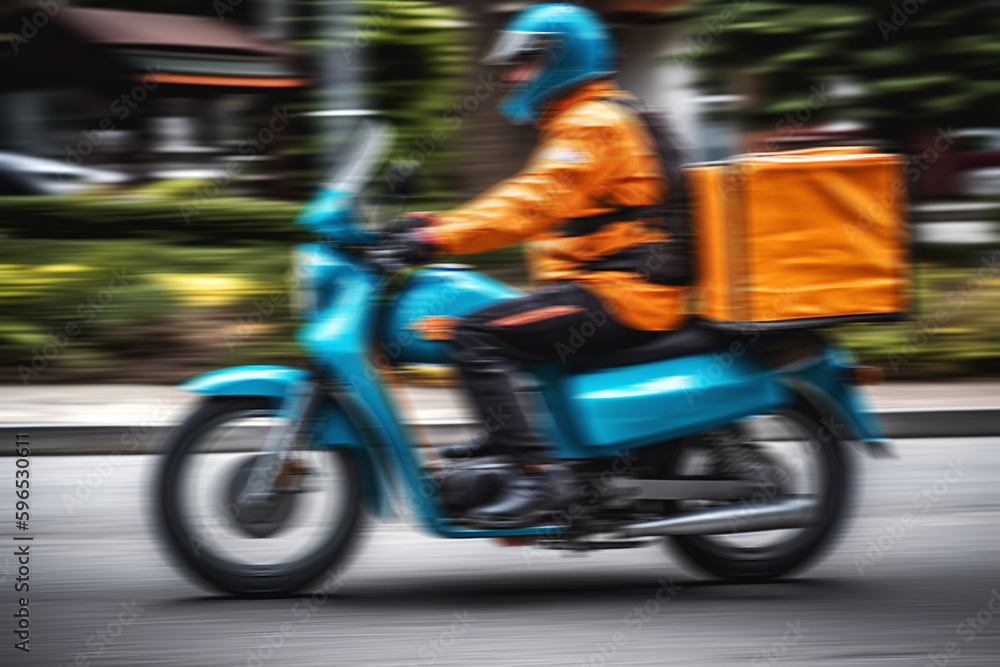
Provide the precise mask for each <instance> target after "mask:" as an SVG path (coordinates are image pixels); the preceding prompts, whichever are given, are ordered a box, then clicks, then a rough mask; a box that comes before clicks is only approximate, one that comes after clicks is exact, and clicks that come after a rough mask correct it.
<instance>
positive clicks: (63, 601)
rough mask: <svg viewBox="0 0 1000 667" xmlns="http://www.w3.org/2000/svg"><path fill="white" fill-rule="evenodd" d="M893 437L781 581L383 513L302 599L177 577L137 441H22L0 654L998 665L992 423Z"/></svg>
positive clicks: (470, 662) (0, 598)
mask: <svg viewBox="0 0 1000 667" xmlns="http://www.w3.org/2000/svg"><path fill="white" fill-rule="evenodd" d="M897 444H898V450H899V452H900V454H901V455H902V458H901V459H898V460H875V461H872V460H865V459H863V457H861V456H856V457H855V461H856V462H857V463H858V469H859V471H860V472H861V480H862V481H861V483H860V485H859V488H858V493H857V496H858V498H857V503H856V508H855V515H854V517H853V518H852V520H851V521H850V523H849V526H848V528H847V529H846V531H845V533H844V535H843V536H842V539H841V540H840V542H839V544H837V546H836V547H835V549H834V550H833V551H832V552H831V553H830V554H829V555H828V556H827V557H826V558H825V559H824V560H822V561H821V562H819V563H818V564H817V565H816V566H815V567H813V568H812V569H810V570H809V571H807V572H805V573H803V574H801V575H798V576H796V577H794V578H791V579H788V580H785V581H781V582H777V583H770V584H764V585H742V586H741V585H730V584H724V583H718V582H715V581H712V580H711V579H709V578H707V577H704V576H702V575H700V574H698V573H697V572H696V571H694V570H691V569H690V568H688V567H687V566H685V565H684V564H682V563H681V562H679V561H678V560H676V559H674V558H673V557H671V556H668V555H666V554H665V552H664V551H663V550H661V549H658V548H651V547H647V548H642V549H635V550H625V551H613V552H598V553H593V554H589V555H583V556H579V555H571V556H567V555H564V554H561V553H557V552H549V551H536V550H533V549H529V548H524V547H512V548H504V547H499V546H496V545H494V544H493V543H490V542H486V541H444V540H438V539H434V538H430V537H427V536H425V535H422V534H418V533H416V532H413V531H412V530H410V529H408V528H406V527H404V526H402V525H400V524H395V523H394V524H382V525H378V526H375V527H374V528H373V530H372V532H371V534H370V535H369V538H368V540H367V544H366V546H365V547H364V548H363V549H362V551H361V552H360V554H359V556H358V557H357V559H356V560H355V561H354V564H353V566H352V567H351V568H350V569H349V570H347V571H346V574H345V575H344V578H343V579H342V581H341V583H340V587H339V590H337V592H336V593H335V594H334V595H332V596H330V597H329V599H327V600H325V601H323V600H322V599H311V598H306V601H308V602H309V603H310V604H305V605H304V604H302V603H303V599H302V598H300V597H296V598H289V599H278V600H237V599H228V598H225V597H220V596H218V595H215V594H213V593H210V592H207V591H205V590H203V589H201V588H199V587H198V586H196V585H194V584H192V583H191V582H189V581H187V580H186V579H184V578H183V577H182V576H181V575H180V574H179V573H178V571H177V570H175V569H174V568H173V567H172V566H171V565H170V564H169V562H168V561H167V560H166V559H165V558H164V555H163V554H162V553H161V549H160V548H159V546H158V544H157V541H156V540H155V539H153V538H152V537H151V532H152V531H151V530H150V525H149V518H148V517H149V509H150V508H149V502H148V501H149V492H148V491H149V480H150V475H151V471H152V465H153V463H154V460H155V459H153V458H152V457H149V456H128V457H123V458H122V459H121V460H118V461H114V462H111V461H109V460H108V459H107V457H101V456H80V457H36V458H34V459H33V460H32V462H31V473H32V476H31V479H32V487H31V490H32V497H31V524H30V530H29V531H28V534H30V535H32V536H33V537H34V540H33V541H32V542H30V544H31V547H30V586H31V589H30V593H28V594H27V596H28V597H29V609H30V632H31V635H30V649H31V652H30V653H24V652H22V651H19V650H17V649H15V648H13V644H14V643H15V641H17V639H16V635H15V634H14V633H13V632H12V630H13V629H14V624H15V622H16V618H15V617H14V616H13V614H14V611H15V609H16V608H17V607H16V606H15V604H14V603H15V599H16V598H17V597H20V596H21V595H25V594H23V593H21V594H16V593H15V592H14V590H13V587H14V585H15V583H16V581H15V578H16V577H17V576H18V575H17V573H16V569H17V563H16V562H15V560H16V557H14V556H13V555H12V554H13V551H14V546H13V545H15V542H13V541H12V539H11V534H12V533H13V532H15V527H14V523H13V516H12V514H13V506H14V503H15V498H14V494H13V484H12V480H13V478H14V472H13V471H14V465H15V459H14V458H13V457H3V458H2V459H0V467H2V469H3V474H2V476H0V479H2V480H3V481H2V488H0V517H2V519H0V526H2V529H3V537H2V540H3V543H4V544H3V547H2V550H0V580H2V581H0V618H2V619H3V620H2V621H0V637H2V638H3V640H2V642H3V643H2V645H0V665H5V666H6V665H70V664H76V665H81V666H87V665H122V666H130V667H131V666H135V665H192V666H199V665H250V666H254V665H273V666H275V667H277V666H286V665H323V666H328V665H345V666H352V667H353V666H359V665H379V666H390V665H391V666H406V665H431V664H434V665H455V666H461V667H478V666H508V665H571V666H576V665H605V664H607V665H713V666H714V665H749V666H751V667H758V666H760V665H865V666H878V665H893V666H895V665H914V666H923V665H927V664H931V665H938V666H939V667H940V666H942V665H962V666H964V665H984V666H985V665H989V666H995V665H998V664H1000V558H998V557H1000V527H998V526H1000V521H998V518H1000V489H998V485H997V480H998V479H1000V439H998V438H976V439H973V438H970V439H950V440H907V441H903V442H900V443H897ZM109 466H110V469H109ZM98 470H103V471H104V472H102V473H99V474H98V477H90V481H91V483H90V484H89V486H87V478H88V476H90V475H94V474H95V471H98ZM949 470H950V471H951V472H949ZM97 479H100V482H99V483H98V482H97V481H96V480H97ZM81 483H82V484H84V485H85V486H87V490H89V492H90V493H89V495H86V494H81V495H86V497H85V498H83V499H82V500H81V502H80V503H78V504H77V503H73V504H72V511H70V510H69V509H68V508H67V503H66V499H67V498H68V497H73V496H74V495H76V494H77V491H78V487H79V485H80V484H81ZM64 494H65V495H64ZM19 534H21V535H23V534H25V533H19ZM20 544H23V543H20ZM296 605H298V606H296ZM991 606H992V609H993V610H996V611H992V610H991V609H990V607H991ZM977 616H978V620H977ZM970 617H971V623H969V620H970ZM930 656H934V657H930Z"/></svg>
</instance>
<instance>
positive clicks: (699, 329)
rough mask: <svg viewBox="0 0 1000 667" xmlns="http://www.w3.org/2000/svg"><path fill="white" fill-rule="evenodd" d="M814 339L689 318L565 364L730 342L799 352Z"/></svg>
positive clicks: (601, 363) (607, 362)
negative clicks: (643, 338) (635, 342)
mask: <svg viewBox="0 0 1000 667" xmlns="http://www.w3.org/2000/svg"><path fill="white" fill-rule="evenodd" d="M818 340H821V339H820V338H819V334H817V333H816V332H814V331H809V330H793V331H775V332H749V333H732V332H725V331H720V330H719V329H716V328H713V327H712V326H711V325H710V324H709V323H707V322H706V321H705V320H702V319H699V318H692V319H691V320H690V321H689V322H688V324H687V325H685V326H684V327H682V328H680V329H676V330H674V331H665V332H663V333H661V334H659V335H656V336H655V337H654V338H652V340H648V341H646V342H644V343H641V344H639V345H636V346H633V347H626V348H620V349H617V350H612V351H610V352H607V353H606V354H599V355H587V356H580V357H579V358H573V359H570V360H569V361H568V362H567V365H568V367H569V371H570V372H571V373H574V372H583V371H589V370H596V369H601V368H617V367H620V366H635V365H638V364H646V363H650V362H653V361H664V360H666V359H676V358H678V357H686V356H691V355H695V354H704V353H707V352H713V351H718V350H723V349H727V348H729V347H730V346H731V345H733V344H734V343H740V344H742V345H744V346H745V348H744V349H754V350H755V351H759V350H761V349H763V348H768V347H775V346H780V347H783V348H784V347H789V346H791V347H795V348H797V349H798V350H800V351H802V350H803V349H805V350H814V349H815V343H816V342H817V341H818ZM779 344H780V345H779Z"/></svg>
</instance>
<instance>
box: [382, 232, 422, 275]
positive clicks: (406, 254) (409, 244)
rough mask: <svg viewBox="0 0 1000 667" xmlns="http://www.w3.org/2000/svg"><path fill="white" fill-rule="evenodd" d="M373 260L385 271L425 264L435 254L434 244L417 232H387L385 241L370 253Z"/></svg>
mask: <svg viewBox="0 0 1000 667" xmlns="http://www.w3.org/2000/svg"><path fill="white" fill-rule="evenodd" d="M369 256H370V257H371V259H372V262H373V263H374V264H375V265H376V266H378V267H379V268H381V269H382V270H383V271H385V272H393V271H399V270H400V269H404V268H406V267H408V266H414V265H417V264H423V263H424V262H426V261H427V260H428V259H430V258H431V257H433V256H434V245H433V244H431V243H429V242H428V241H427V238H426V237H425V236H424V235H423V234H421V233H420V232H419V231H417V232H405V233H402V234H387V235H386V236H385V242H384V243H383V244H382V245H380V246H378V247H377V248H375V249H374V250H372V251H371V252H370V253H369Z"/></svg>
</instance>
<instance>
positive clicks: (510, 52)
mask: <svg viewBox="0 0 1000 667" xmlns="http://www.w3.org/2000/svg"><path fill="white" fill-rule="evenodd" d="M555 35H556V33H553V32H523V31H519V30H501V31H500V32H498V33H497V36H496V37H495V38H494V39H493V44H491V45H490V47H489V48H488V49H487V50H486V53H485V54H484V55H483V57H482V58H481V59H480V61H479V62H480V63H482V64H483V65H508V64H510V63H512V62H514V61H516V60H518V59H519V58H523V57H525V56H534V55H538V54H540V53H542V52H543V51H545V50H547V49H549V48H550V46H551V43H552V39H553V37H554V36H555Z"/></svg>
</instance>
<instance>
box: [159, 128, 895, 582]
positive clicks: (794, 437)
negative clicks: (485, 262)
mask: <svg viewBox="0 0 1000 667" xmlns="http://www.w3.org/2000/svg"><path fill="white" fill-rule="evenodd" d="M385 141H386V137H385V134H384V133H382V132H380V131H378V130H377V129H376V128H372V129H370V130H369V131H368V132H367V133H364V134H363V135H362V137H361V139H360V140H358V141H357V142H356V145H355V146H354V147H353V148H352V149H351V151H350V152H349V153H347V154H349V155H351V156H352V158H351V159H350V160H349V161H348V163H347V164H346V165H344V166H343V167H342V168H341V169H340V170H339V171H338V173H337V174H336V175H334V177H333V178H332V179H331V180H330V182H329V183H328V184H327V185H325V186H324V187H323V188H321V189H320V191H319V193H318V194H317V195H316V196H315V197H314V198H313V200H312V201H311V202H310V203H308V204H307V205H306V206H305V207H304V209H303V210H302V212H301V214H300V216H299V218H298V222H299V223H300V224H302V225H304V226H305V227H307V228H308V229H310V230H311V231H312V232H314V233H315V234H316V236H317V237H318V238H319V239H320V241H319V242H316V243H310V244H305V245H302V246H300V247H299V248H298V250H297V252H296V256H297V265H296V272H295V274H294V275H295V276H296V277H295V281H294V282H295V283H297V285H296V297H297V307H298V310H299V312H300V314H301V316H302V318H303V323H302V326H301V328H300V329H299V330H298V333H297V341H298V343H299V344H300V346H301V348H302V349H303V350H304V351H305V353H306V355H307V356H308V358H309V359H310V360H311V365H310V366H311V367H310V368H308V369H305V368H290V367H281V366H244V367H239V368H228V369H224V370H218V371H214V372H210V373H207V374H205V375H201V376H199V377H196V378H194V379H192V380H189V381H188V382H186V383H185V384H183V385H181V388H182V389H185V390H187V391H190V392H195V393H198V394H202V395H204V396H205V399H204V401H203V402H202V403H201V404H200V406H199V407H198V408H197V409H196V410H195V411H194V412H193V413H192V414H191V415H190V416H189V417H188V418H187V419H186V420H185V421H184V422H183V423H182V424H180V425H179V426H177V427H175V429H174V430H173V431H172V433H171V435H170V436H169V438H168V441H167V442H166V447H165V455H164V457H163V460H162V468H161V470H160V476H159V482H158V485H157V497H156V507H157V511H158V523H159V524H160V525H161V526H162V528H163V533H164V535H165V537H166V540H165V541H166V543H167V544H168V545H169V546H170V548H171V551H172V552H173V554H174V555H175V556H176V557H177V559H178V560H179V562H180V563H181V564H182V565H183V566H184V567H185V568H186V569H187V570H188V571H190V572H191V573H193V574H194V575H195V576H196V577H197V578H198V579H200V580H201V581H202V582H204V583H207V584H209V585H211V586H213V587H216V588H219V589H222V590H225V591H229V592H231V593H235V594H238V595H258V596H259V595H277V594H283V593H288V592H291V591H295V590H297V589H300V588H303V587H305V586H307V585H309V584H310V583H313V582H315V581H317V580H318V579H320V578H321V577H322V576H323V575H324V574H325V573H326V572H327V571H328V570H330V569H331V568H333V567H335V566H337V565H339V564H342V563H343V562H344V561H345V559H346V558H347V557H348V556H349V555H350V553H351V552H352V547H354V546H355V545H356V543H357V538H358V536H359V534H360V533H361V532H362V531H363V524H364V522H365V519H366V518H367V517H384V516H394V515H395V516H398V515H404V516H407V517H411V518H412V519H413V520H414V521H416V522H417V523H419V524H420V525H421V526H422V527H423V528H425V529H426V530H428V531H430V532H432V533H434V534H436V535H438V536H440V537H445V538H501V541H502V542H504V543H506V544H521V545H524V544H532V545H535V546H537V547H540V548H547V549H563V550H573V551H586V550H591V549H609V548H625V547H638V546H643V545H647V544H651V543H658V544H662V543H665V542H668V543H670V544H671V545H672V546H673V547H675V548H676V549H677V550H678V551H679V552H680V553H681V554H682V555H683V556H684V557H685V558H686V559H687V560H688V561H690V562H691V563H692V564H694V565H696V566H697V567H699V568H701V569H702V570H704V571H707V572H708V573H710V574H712V575H715V576H718V577H721V578H725V579H728V580H735V581H760V580H766V579H770V578H773V577H778V576H781V575H784V574H786V573H788V572H790V571H792V570H795V569H798V568H801V567H802V566H803V565H805V564H806V563H807V562H810V561H811V560H812V559H813V558H814V557H815V556H817V555H818V554H819V553H821V551H822V547H824V546H826V545H828V544H829V542H830V540H831V538H832V537H833V536H834V535H835V533H836V529H837V528H838V527H839V525H840V524H841V520H842V519H843V517H844V515H845V509H846V507H847V504H848V497H849V493H848V492H849V487H850V484H849V482H850V481H851V470H850V467H849V460H848V452H847V451H846V443H847V442H849V441H855V442H860V443H865V444H866V445H867V448H866V449H867V451H868V452H869V453H872V454H877V453H879V452H882V451H884V446H885V441H884V439H883V435H882V433H881V431H880V425H879V424H878V422H877V419H876V418H875V416H874V415H873V413H872V412H871V411H869V410H867V409H865V407H864V405H863V397H862V395H861V394H860V392H859V390H858V389H857V387H856V385H857V384H861V383H863V381H864V379H865V373H864V372H863V371H864V369H863V368H861V367H858V366H856V365H855V364H854V362H853V360H852V359H851V357H850V355H849V354H848V353H847V352H846V351H845V350H842V349H838V348H837V347H835V346H833V345H831V344H830V343H829V342H828V341H827V340H826V339H825V338H824V337H823V336H821V335H820V334H818V333H817V332H813V331H784V332H771V331H764V330H757V329H753V328H748V329H746V330H743V331H740V332H728V333H727V332H723V331H716V330H714V329H712V328H711V327H710V326H709V325H708V323H705V322H701V321H697V320H696V321H695V322H693V323H692V324H691V326H689V327H686V328H684V329H681V330H679V331H675V332H667V333H664V334H663V335H662V336H661V337H658V338H656V339H654V340H653V341H651V342H647V343H644V344H643V345H641V346H639V347H635V348H630V349H626V350H619V351H615V352H611V353H609V354H607V355H606V356H598V357H593V356H591V357H588V358H580V359H576V358H572V357H571V358H569V359H568V360H567V362H566V363H556V364H543V365H538V366H537V367H533V368H531V369H530V373H529V374H528V377H527V378H526V381H529V382H531V383H533V385H534V386H535V387H536V388H537V393H538V395H539V397H540V401H541V402H542V403H544V406H545V408H546V410H545V412H544V413H543V414H539V415H537V424H536V427H537V428H538V429H539V431H540V433H541V435H542V437H543V439H544V441H545V442H547V443H549V444H550V446H551V448H552V452H553V455H554V456H556V457H558V458H560V459H565V460H568V461H572V462H573V463H572V465H573V466H574V468H575V469H576V471H577V472H578V473H579V478H580V480H581V489H580V495H579V499H578V501H577V502H574V503H573V504H572V505H571V506H570V507H568V508H566V509H565V510H564V511H560V512H557V513H554V514H553V516H552V517H551V520H550V521H547V522H545V525H538V526H531V527H527V528H517V529H504V530H500V529H493V530H485V529H476V528H470V527H467V526H464V525H463V524H462V521H461V517H462V513H463V511H464V510H466V509H467V508H469V507H471V506H474V505H476V504H477V503H481V502H484V501H486V500H489V499H490V498H491V497H493V496H494V495H495V494H496V493H497V492H498V490H499V489H500V488H501V487H502V485H503V484H504V483H505V482H506V481H507V480H508V479H509V478H510V477H511V476H512V475H513V474H514V473H515V471H514V469H513V463H512V462H511V461H510V460H508V459H505V458H503V457H478V458H468V459H465V460H439V459H438V458H437V457H435V456H434V455H433V452H434V448H433V447H429V446H426V445H427V443H426V442H422V441H421V438H419V437H418V434H417V433H416V429H415V428H414V427H413V426H412V424H410V423H408V422H406V421H404V419H403V418H402V414H403V406H402V404H401V403H400V395H401V394H400V392H399V390H398V381H397V377H396V376H397V374H398V373H397V371H398V369H399V368H400V367H403V366H413V365H436V366H442V365H447V364H449V363H450V350H449V334H450V332H451V330H452V328H453V327H454V325H455V323H457V322H458V321H460V320H461V318H463V317H464V316H466V315H468V314H470V313H472V312H474V311H476V310H479V309H481V308H483V307H484V306H486V305H488V304H490V303H494V302H496V301H498V300H500V299H508V298H512V297H515V296H517V295H518V292H517V290H515V289H513V288H511V287H509V286H507V285H505V284H503V283H501V282H499V281H497V280H494V279H492V278H490V277H488V276H486V275H484V274H481V273H478V272H476V271H474V270H471V269H470V268H469V267H466V266H461V265H430V266H424V267H419V268H413V267H402V266H399V265H397V264H395V263H394V262H393V261H391V260H390V259H388V258H387V257H386V253H385V250H384V240H385V238H386V235H385V234H383V233H379V232H378V231H377V230H375V229H373V228H372V227H371V226H370V225H367V224H366V222H365V217H364V211H363V207H362V203H361V202H362V196H361V193H362V190H363V188H364V185H365V183H366V182H368V180H369V179H370V178H371V175H372V172H373V170H374V168H375V166H376V165H377V164H379V161H378V157H379V154H380V151H383V150H384V146H385ZM581 335H583V334H581ZM484 428H488V426H484Z"/></svg>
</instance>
